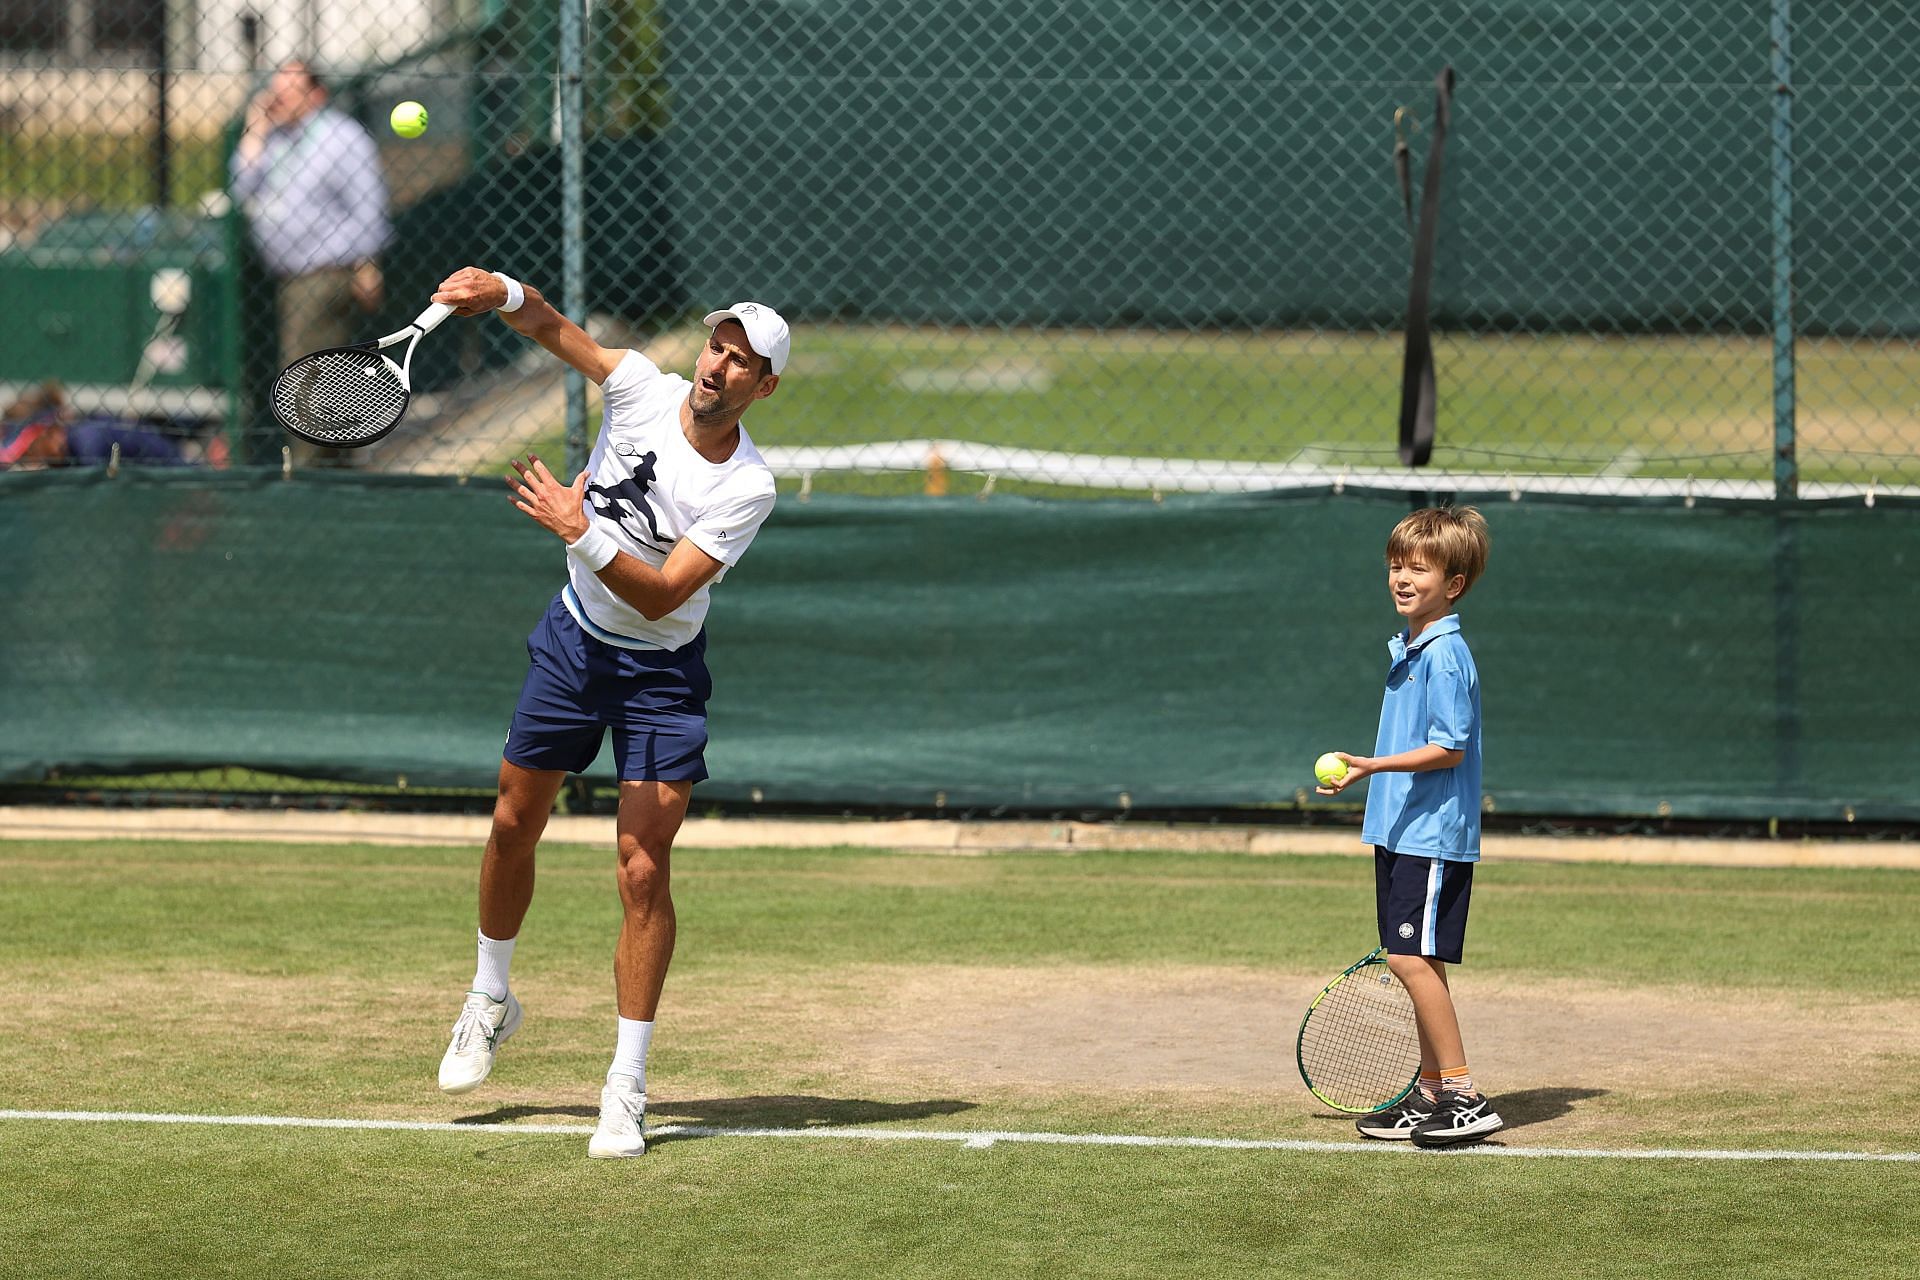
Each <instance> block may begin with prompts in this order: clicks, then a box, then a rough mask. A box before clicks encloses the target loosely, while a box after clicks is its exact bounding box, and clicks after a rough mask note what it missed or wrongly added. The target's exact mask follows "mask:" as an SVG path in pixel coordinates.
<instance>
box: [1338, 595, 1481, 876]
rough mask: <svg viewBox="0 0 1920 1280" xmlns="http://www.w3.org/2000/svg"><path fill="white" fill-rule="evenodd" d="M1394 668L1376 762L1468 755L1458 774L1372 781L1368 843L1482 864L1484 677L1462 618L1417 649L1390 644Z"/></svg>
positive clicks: (1441, 625)
mask: <svg viewBox="0 0 1920 1280" xmlns="http://www.w3.org/2000/svg"><path fill="white" fill-rule="evenodd" d="M1387 651H1388V652H1389V653H1390V654H1392V656H1393V663H1392V665H1391V666H1389V667H1388V668H1387V691H1386V695H1385V697H1384V698H1382V699H1381V702H1380V734H1379V737H1378V739H1377V740H1376V741H1375V742H1374V746H1373V754H1375V755H1376V756H1390V755H1397V754H1398V753H1400V752H1402V751H1413V750H1416V749H1418V748H1420V747H1424V746H1427V745H1428V744H1429V743H1431V744H1433V745H1436V746H1442V747H1447V748H1450V749H1454V750H1458V751H1462V752H1465V753H1466V754H1465V757H1464V758H1463V759H1462V760H1461V761H1460V763H1459V764H1457V765H1455V766H1454V767H1453V768H1451V769H1429V770H1427V771H1426V772H1425V773H1376V774H1373V775H1372V776H1370V777H1369V778H1368V779H1367V817H1366V822H1365V824H1364V825H1363V826H1362V827H1361V830H1360V838H1361V839H1362V840H1364V841H1365V842H1366V843H1368V844H1371V845H1378V846H1379V847H1381V848H1384V849H1390V850H1392V851H1393V852H1394V853H1411V854H1415V855H1417V856H1419V857H1422V858H1446V859H1450V860H1453V861H1456V862H1478V861H1479V860H1480V672H1479V671H1478V669H1476V668H1475V667H1474V665H1473V654H1471V653H1469V652H1468V651H1467V639H1466V637H1465V636H1463V635H1461V634H1460V615H1459V614H1457V613H1450V614H1448V615H1447V616H1446V617H1444V618H1441V619H1440V620H1439V621H1438V622H1435V623H1433V624H1432V625H1431V626H1429V627H1428V628H1427V629H1426V630H1425V631H1424V632H1422V633H1421V635H1420V639H1419V640H1417V641H1415V642H1414V643H1413V644H1411V645H1409V644H1408V643H1407V633H1406V632H1405V631H1402V632H1401V633H1400V634H1399V635H1397V636H1395V637H1394V638H1393V639H1392V640H1390V641H1388V642H1387Z"/></svg>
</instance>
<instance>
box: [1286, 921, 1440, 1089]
mask: <svg viewBox="0 0 1920 1280" xmlns="http://www.w3.org/2000/svg"><path fill="white" fill-rule="evenodd" d="M1295 1052H1296V1056H1297V1057H1298V1059H1299V1062H1300V1078H1301V1079H1302V1080H1303V1081H1305V1082H1306V1086H1307V1088H1308V1090H1309V1091H1311V1092H1312V1094H1313V1096H1314V1097H1316V1098H1318V1099H1320V1101H1322V1102H1324V1103H1326V1104H1327V1105H1328V1106H1330V1107H1332V1108H1333V1109H1334V1110H1336V1111H1351V1112H1360V1111H1379V1110H1381V1109H1382V1108H1385V1107H1390V1106H1392V1105H1393V1104H1394V1103H1396V1102H1398V1101H1400V1099H1402V1098H1404V1097H1406V1096H1407V1094H1408V1093H1409V1092H1411V1091H1412V1089H1413V1086H1414V1084H1415V1083H1417V1082H1418V1080H1419V1079H1420V1033H1419V1031H1418V1030H1417V1029H1416V1027H1415V1025H1414V1020H1413V997H1411V996H1409V995H1408V994H1407V989H1406V988H1405V987H1403V986H1401V985H1400V980H1399V979H1398V978H1396V977H1394V976H1393V970H1391V969H1389V968H1388V967H1387V960H1386V948H1385V947H1376V948H1375V949H1374V950H1373V951H1372V952H1371V953H1369V954H1368V955H1367V956H1366V957H1364V958H1363V959H1361V960H1360V961H1359V962H1358V963H1356V964H1353V965H1349V966H1348V967H1347V969H1346V970H1345V971H1344V972H1342V973H1341V974H1340V976H1339V977H1337V978H1335V979H1334V980H1333V981H1332V982H1329V983H1328V984H1327V985H1326V986H1324V987H1322V988H1321V989H1320V994H1319V995H1317V996H1315V997H1314V998H1313V1003H1312V1004H1310V1005H1308V1006H1307V1016H1306V1017H1304V1018H1302V1019H1300V1042H1299V1046H1298V1048H1297V1049H1296V1051H1295Z"/></svg>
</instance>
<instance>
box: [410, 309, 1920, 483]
mask: <svg viewBox="0 0 1920 1280" xmlns="http://www.w3.org/2000/svg"><path fill="white" fill-rule="evenodd" d="M662 350H663V351H665V352H666V353H667V354H666V355H664V356H663V358H664V359H666V363H667V367H669V368H670V369H672V370H673V371H675V372H680V373H685V372H686V371H687V370H688V369H689V368H690V367H691V363H692V355H691V348H689V349H688V351H687V353H686V354H685V356H684V358H679V357H680V352H679V344H663V347H662ZM1403 355H1404V348H1403V344H1402V339H1401V338H1400V336H1399V335H1398V334H1381V335H1367V334H1352V335H1341V334H1326V333H1322V334H1304V333H1303V334H1287V333H1280V334H1257V333H1214V334H1195V335H1187V336H1179V335H1170V336H1166V337H1159V338H1155V337H1151V336H1142V335H1137V334H1097V333H1076V332H1074V331H1058V330H1048V331H1040V330H1034V331H1016V332H1007V333H986V334H970V333H960V332H939V331H933V330H917V329H878V330H871V329H861V328H835V327H830V326H825V325H812V326H808V328H807V330H806V331H805V332H804V333H803V334H802V335H801V340H800V341H799V342H798V343H796V346H795V349H794V357H793V359H794V364H793V371H794V373H795V374H796V375H804V376H795V377H791V378H788V379H787V380H786V381H785V382H783V384H782V386H781V389H780V390H779V392H777V393H776V398H775V399H774V400H771V401H769V402H768V404H767V405H766V406H764V407H761V408H758V409H756V410H755V411H754V413H753V414H752V416H751V419H750V423H751V425H752V427H753V429H754V430H755V433H756V434H755V439H756V440H757V441H758V442H759V443H761V444H762V445H782V446H793V445H850V444H861V443H882V442H887V441H895V440H920V439H936V440H937V439H947V440H963V441H971V442H976V443H981V444H990V445H1006V446H1013V447H1019V448H1027V449H1041V450H1058V451H1061V452H1067V453H1083V454H1114V455H1123V456H1131V457H1138V458H1143V459H1154V458H1160V457H1175V458H1203V459H1225V460H1232V461H1247V462H1264V463H1288V462H1291V463H1299V464H1314V465H1319V466H1322V467H1326V468H1328V469H1329V470H1330V471H1331V472H1333V473H1335V474H1337V473H1338V471H1339V470H1340V468H1341V467H1343V466H1347V467H1354V468H1362V467H1395V466H1398V465H1399V464H1398V457H1397V454H1396V440H1397V434H1396V432H1397V428H1396V423H1397V420H1398V415H1399V392H1400V370H1401V360H1402V358H1403ZM429 358H431V356H429ZM1436 359H1437V361H1438V365H1439V378H1440V428H1439V440H1438V444H1437V446H1436V449H1435V453H1434V460H1433V465H1434V466H1435V467H1441V468H1446V469H1449V470H1453V471H1465V472H1477V473H1487V474H1491V475H1494V476H1496V477H1497V476H1499V475H1502V474H1503V473H1506V472H1508V471H1512V472H1516V473H1529V472H1540V473H1555V474H1561V473H1563V474H1572V475H1604V476H1610V477H1634V476H1640V477H1651V478H1660V479H1684V478H1686V477H1688V476H1694V477H1696V478H1697V479H1699V480H1701V481H1710V480H1747V481H1757V482H1765V483H1767V484H1771V482H1772V478H1773V446H1774V423H1773V388H1772V350H1771V347H1770V346H1769V344H1768V342H1767V341H1766V340H1765V339H1759V338H1743V337H1725V336H1721V337H1715V336H1704V337H1689V338H1682V337H1617V338H1596V337H1590V336H1531V335H1507V336H1499V335H1488V336H1479V337H1475V336H1472V335H1463V334H1449V335H1442V336H1441V338H1440V339H1439V340H1438V352H1437V356H1436ZM1797 359H1798V363H1799V370H1798V387H1799V396H1800V402H1799V414H1798V432H1799V458H1800V467H1801V478H1802V479H1803V480H1804V481H1808V482H1835V483H1850V484H1862V485H1863V484H1867V483H1870V482H1875V481H1877V482H1878V483H1879V484H1880V485H1881V486H1882V487H1884V486H1886V485H1888V484H1892V483H1899V482H1902V481H1906V480H1910V479H1911V476H1910V475H1909V474H1908V473H1909V472H1910V471H1911V459H1912V449H1911V445H1910V443H1909V442H1910V440H1911V438H1912V435H1913V431H1914V429H1915V426H1916V420H1915V417H1914V403H1915V400H1914V388H1915V387H1916V386H1920V355H1916V353H1915V352H1914V350H1913V349H1912V347H1911V345H1910V344H1908V343H1905V342H1876V341H1872V340H1867V339H1858V340H1848V339H1825V340H1816V339H1802V340H1801V342H1800V344H1799V348H1798V356H1797ZM596 412H597V411H596ZM595 426H596V423H592V422H590V423H589V435H591V433H592V429H593V428H594V427H595ZM561 440H562V430H561V428H560V425H559V424H558V423H557V422H556V423H554V424H552V425H551V426H550V427H549V428H548V429H547V430H546V432H545V434H542V435H540V437H539V444H538V445H537V446H536V448H537V449H538V451H540V452H541V455H542V456H543V457H552V458H558V457H560V456H562V453H561ZM511 452H512V449H511V446H510V445H505V444H503V449H502V455H501V466H502V467H503V468H504V466H505V458H506V457H507V456H508V455H509V454H510V453H511ZM819 483H821V484H823V485H827V486H830V487H833V488H835V489H838V490H852V491H856V492H886V493H893V492H902V491H917V490H918V488H919V487H920V485H921V478H920V477H918V476H914V477H906V478H902V477H871V476H867V477H859V476H834V477H830V476H822V477H820V479H819ZM1016 483H1018V482H1016ZM977 486H978V481H967V482H961V484H960V485H959V488H960V489H961V490H962V491H966V492H971V491H972V489H973V488H977ZM1032 488H1034V486H1030V485H1023V486H1022V491H1029V490H1030V489H1032ZM1041 491H1043V492H1047V493H1066V492H1071V490H1069V489H1064V488H1062V489H1053V488H1044V489H1042V490H1041Z"/></svg>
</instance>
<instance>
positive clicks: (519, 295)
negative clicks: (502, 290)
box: [491, 271, 527, 311]
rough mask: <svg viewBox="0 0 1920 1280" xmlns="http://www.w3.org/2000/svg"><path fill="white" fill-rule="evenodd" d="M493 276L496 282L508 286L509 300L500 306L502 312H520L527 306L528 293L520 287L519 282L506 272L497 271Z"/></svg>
mask: <svg viewBox="0 0 1920 1280" xmlns="http://www.w3.org/2000/svg"><path fill="white" fill-rule="evenodd" d="M491 274H492V276H493V278H494V279H495V280H498V281H499V282H500V283H501V284H503V285H505V286H507V300H506V301H505V302H503V303H501V304H500V309H501V310H502V311H518V310H519V309H520V308H521V307H522V306H524V305H525V304H526V301H527V291H526V290H525V289H523V288H521V287H520V282H519V281H518V280H515V279H514V278H513V277H512V276H510V275H508V274H507V273H506V272H504V271H495V272H492V273H491Z"/></svg>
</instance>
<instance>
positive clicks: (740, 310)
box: [700, 302, 793, 373]
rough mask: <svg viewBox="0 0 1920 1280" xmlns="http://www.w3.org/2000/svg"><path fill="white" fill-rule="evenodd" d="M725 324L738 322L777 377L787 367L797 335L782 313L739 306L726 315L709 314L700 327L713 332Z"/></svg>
mask: <svg viewBox="0 0 1920 1280" xmlns="http://www.w3.org/2000/svg"><path fill="white" fill-rule="evenodd" d="M722 320H738V321H739V322H740V327H741V328H743V329H745V330H746V331H747V345H748V346H750V347H752V348H753V349H754V350H755V351H758V352H759V353H760V354H761V355H763V356H765V357H766V358H767V360H768V361H769V362H770V363H771V364H772V365H773V371H774V372H775V373H778V372H780V371H781V370H782V369H784V368H786V367H787V352H788V351H790V350H791V349H792V348H793V335H792V334H790V333H788V332H787V322H786V321H785V320H782V319H781V318H780V313H779V312H778V311H775V310H774V309H773V308H772V307H770V306H768V305H766V304H765V303H764V302H736V303H734V304H733V305H732V306H730V307H728V308H727V309H726V310H725V311H709V312H707V318H706V319H705V320H702V321H701V322H700V323H701V324H704V325H706V326H707V328H709V329H711V328H713V326H715V325H717V324H719V323H720V322H721V321H722Z"/></svg>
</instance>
